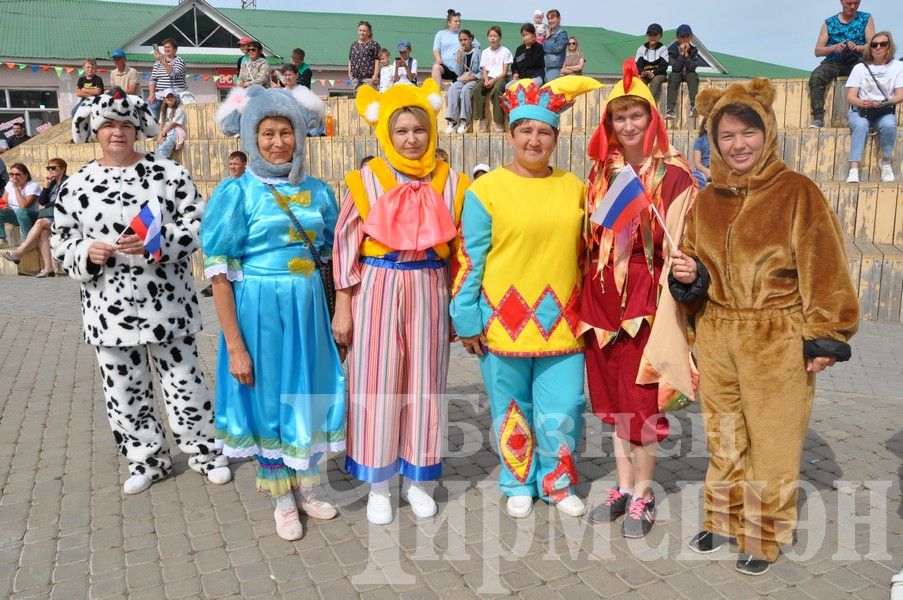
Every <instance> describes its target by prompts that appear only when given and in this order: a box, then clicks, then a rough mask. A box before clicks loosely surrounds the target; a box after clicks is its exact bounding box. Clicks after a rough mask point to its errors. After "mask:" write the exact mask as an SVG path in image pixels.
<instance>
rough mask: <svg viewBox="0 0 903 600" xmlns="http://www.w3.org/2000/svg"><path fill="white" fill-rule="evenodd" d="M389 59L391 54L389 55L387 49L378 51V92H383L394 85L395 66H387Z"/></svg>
mask: <svg viewBox="0 0 903 600" xmlns="http://www.w3.org/2000/svg"><path fill="white" fill-rule="evenodd" d="M390 58H391V54H389V49H388V48H380V49H379V86H377V89H378V90H379V91H380V92H385V91H386V90H387V89H389V88H390V87H392V86H393V85H394V84H395V81H394V77H395V65H390V64H389V59H390Z"/></svg>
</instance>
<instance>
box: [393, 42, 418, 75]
mask: <svg viewBox="0 0 903 600" xmlns="http://www.w3.org/2000/svg"><path fill="white" fill-rule="evenodd" d="M396 50H398V58H396V59H395V72H394V73H393V74H392V80H393V81H394V82H395V83H398V82H399V81H402V82H405V83H411V84H414V85H417V59H416V58H414V57H413V56H411V42H409V41H408V40H401V41H400V42H398V46H396Z"/></svg>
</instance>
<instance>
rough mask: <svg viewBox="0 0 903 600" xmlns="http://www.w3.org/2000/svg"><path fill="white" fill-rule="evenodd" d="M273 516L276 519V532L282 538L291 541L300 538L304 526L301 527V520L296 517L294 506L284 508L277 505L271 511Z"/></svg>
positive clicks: (296, 512)
mask: <svg viewBox="0 0 903 600" xmlns="http://www.w3.org/2000/svg"><path fill="white" fill-rule="evenodd" d="M273 518H274V519H276V533H277V534H278V535H279V537H281V538H282V539H284V540H287V541H289V542H293V541H295V540H300V539H301V537H302V536H303V535H304V528H303V527H301V520H300V519H299V518H298V509H297V508H295V507H294V506H288V507H285V508H280V507H279V506H277V507H276V510H274V511H273Z"/></svg>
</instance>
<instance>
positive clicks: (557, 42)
mask: <svg viewBox="0 0 903 600" xmlns="http://www.w3.org/2000/svg"><path fill="white" fill-rule="evenodd" d="M548 18H549V29H548V32H547V33H546V38H545V41H543V42H541V45H542V48H543V51H544V52H545V57H544V60H545V77H544V78H543V81H552V80H553V79H555V78H556V77H558V76H560V75H561V67H562V66H563V65H564V59H565V56H566V55H567V49H568V32H567V31H565V30H564V29H562V28H561V13H560V12H558V11H557V10H555V9H554V8H553V9H552V10H550V11H549V12H548ZM537 41H538V40H537Z"/></svg>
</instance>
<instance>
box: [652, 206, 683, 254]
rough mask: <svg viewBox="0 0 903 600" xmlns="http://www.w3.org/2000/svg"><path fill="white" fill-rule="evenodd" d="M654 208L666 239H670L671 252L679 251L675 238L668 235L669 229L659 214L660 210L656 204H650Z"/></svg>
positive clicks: (653, 210)
mask: <svg viewBox="0 0 903 600" xmlns="http://www.w3.org/2000/svg"><path fill="white" fill-rule="evenodd" d="M649 206H651V207H652V212H654V213H655V218H656V219H658V222H659V224H660V225H661V226H662V231H663V232H665V237H666V238H668V243H669V244H671V251H672V252H673V251H674V250H677V244H675V243H674V238H672V237H671V234H670V233H668V227H667V226H666V225H665V220H664V219H662V215H661V214H659V212H658V209H657V208H655V204H650V205H649Z"/></svg>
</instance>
